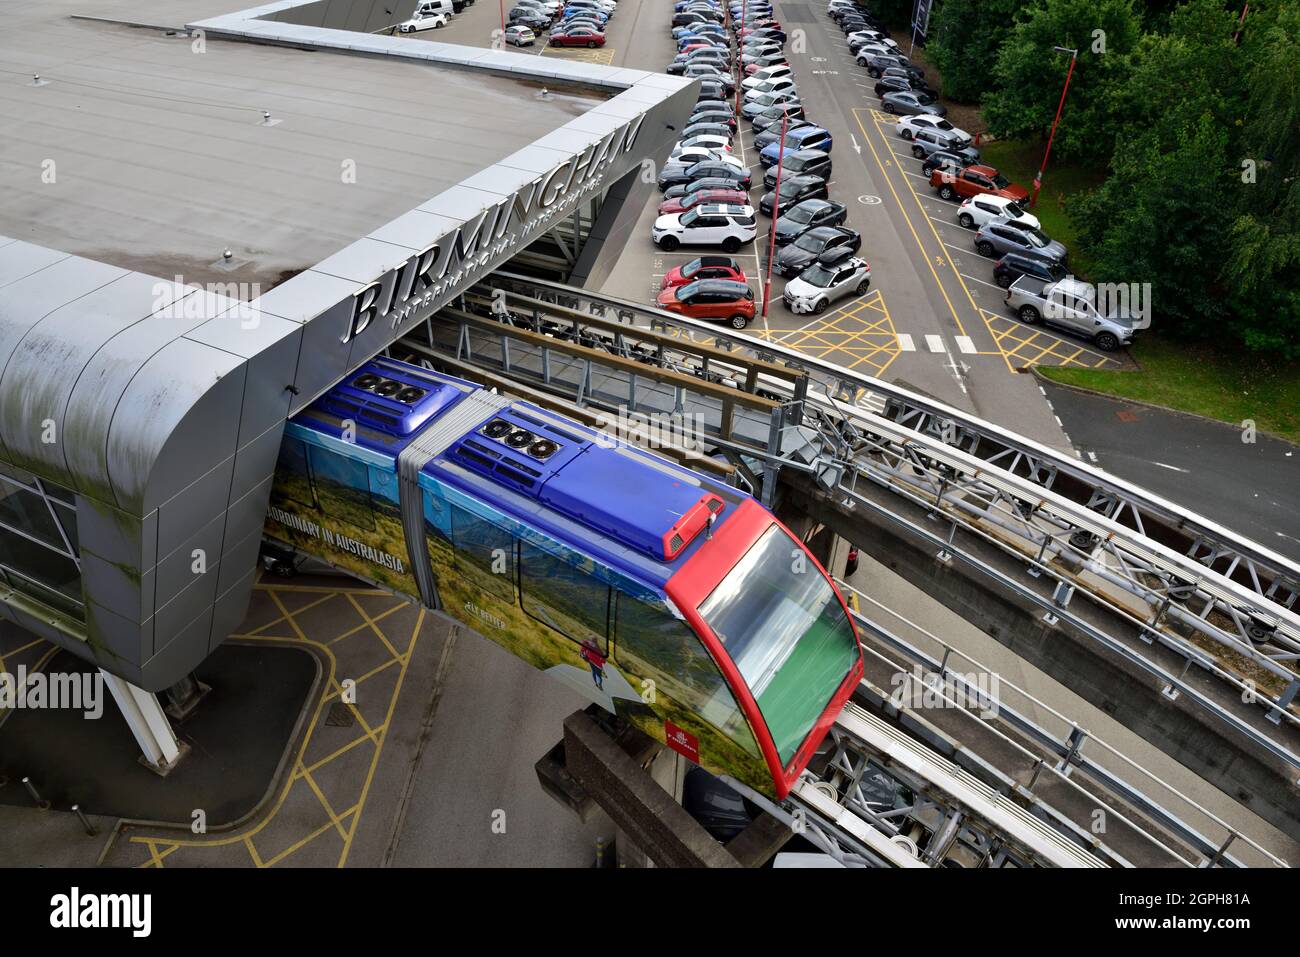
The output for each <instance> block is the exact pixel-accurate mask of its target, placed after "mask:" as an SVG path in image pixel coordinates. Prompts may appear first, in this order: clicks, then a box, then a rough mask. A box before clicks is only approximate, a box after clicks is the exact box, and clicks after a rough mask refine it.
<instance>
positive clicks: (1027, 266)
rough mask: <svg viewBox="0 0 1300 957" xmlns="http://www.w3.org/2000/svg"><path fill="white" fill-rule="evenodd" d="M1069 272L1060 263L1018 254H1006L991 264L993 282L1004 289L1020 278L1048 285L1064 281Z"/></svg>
mask: <svg viewBox="0 0 1300 957" xmlns="http://www.w3.org/2000/svg"><path fill="white" fill-rule="evenodd" d="M1069 274H1070V272H1069V270H1068V269H1066V268H1065V267H1064V266H1062V265H1061V264H1060V263H1055V262H1049V261H1048V260H1046V259H1036V258H1035V257H1033V256H1022V255H1021V254H1020V253H1007V254H1005V255H1004V256H1003V257H1002V258H1001V259H999V260H998V261H997V262H996V263H994V264H993V281H994V282H996V283H997V284H998V285H999V286H1001V287H1002V288H1003V289H1006V288H1007V287H1008V286H1010V285H1011V284H1012V283H1013V282H1015V281H1016V280H1017V279H1019V278H1020V277H1021V276H1030V277H1032V278H1034V279H1037V280H1039V281H1040V282H1044V283H1049V282H1056V281H1057V280H1060V279H1064V278H1065V277H1066V276H1068V275H1069Z"/></svg>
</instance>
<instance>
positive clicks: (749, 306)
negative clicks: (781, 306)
mask: <svg viewBox="0 0 1300 957" xmlns="http://www.w3.org/2000/svg"><path fill="white" fill-rule="evenodd" d="M655 305H657V306H658V307H659V308H660V309H664V310H667V311H668V312H675V313H678V314H679V315H683V316H690V317H691V318H692V319H705V320H712V321H722V322H725V323H726V324H727V325H729V326H731V328H733V329H744V328H745V327H746V326H747V325H749V324H750V322H752V321H753V319H754V291H753V290H752V289H750V288H749V285H748V284H747V283H742V282H732V281H731V280H727V279H701V280H699V281H698V282H692V283H688V284H686V285H685V286H672V287H670V288H668V289H664V290H662V291H661V292H660V293H659V295H658V297H656V300H655Z"/></svg>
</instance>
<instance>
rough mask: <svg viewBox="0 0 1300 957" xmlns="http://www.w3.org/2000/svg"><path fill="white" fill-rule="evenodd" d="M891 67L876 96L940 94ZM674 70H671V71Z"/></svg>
mask: <svg viewBox="0 0 1300 957" xmlns="http://www.w3.org/2000/svg"><path fill="white" fill-rule="evenodd" d="M894 69H896V68H894V67H891V68H890V69H889V70H886V71H885V75H884V76H882V77H881V78H880V79H879V80H877V81H876V96H884V95H885V94H886V93H924V94H925V95H926V96H938V95H939V94H938V93H937V92H935V90H934V89H933V88H932V87H930V86H928V85H926V82H925V80H922V79H921V78H919V77H915V76H891V75H890V74H891V73H893V70H894ZM669 72H670V73H671V72H672V71H671V70H670V71H669Z"/></svg>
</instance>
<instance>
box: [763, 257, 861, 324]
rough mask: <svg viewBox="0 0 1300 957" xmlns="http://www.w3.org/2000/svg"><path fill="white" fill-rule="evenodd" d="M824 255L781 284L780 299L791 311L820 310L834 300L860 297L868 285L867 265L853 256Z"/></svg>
mask: <svg viewBox="0 0 1300 957" xmlns="http://www.w3.org/2000/svg"><path fill="white" fill-rule="evenodd" d="M833 253H834V251H832V255H829V256H827V257H826V258H827V259H830V260H831V261H830V262H823V261H821V260H818V261H817V262H815V263H813V264H812V265H811V266H809V267H808V268H807V269H805V270H804V271H803V272H801V273H800V274H799V275H798V276H796V277H795V278H793V279H791V280H790V281H789V282H787V283H786V284H785V292H784V293H782V295H781V301H782V302H784V303H785V307H786V308H787V309H789V310H790V311H791V312H800V313H805V312H811V313H818V314H820V313H823V312H825V311H826V307H827V306H829V305H830V304H831V303H832V302H834V301H835V300H836V299H843V298H844V297H845V296H850V295H852V296H861V295H863V294H864V293H865V292H866V291H867V289H868V288H870V286H871V266H870V265H868V263H867V261H866V260H865V259H861V258H859V257H857V256H844V255H838V256H837V255H834V254H833Z"/></svg>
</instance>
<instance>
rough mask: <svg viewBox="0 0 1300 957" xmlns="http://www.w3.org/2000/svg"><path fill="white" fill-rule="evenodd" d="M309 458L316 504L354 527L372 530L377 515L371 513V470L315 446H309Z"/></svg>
mask: <svg viewBox="0 0 1300 957" xmlns="http://www.w3.org/2000/svg"><path fill="white" fill-rule="evenodd" d="M307 461H308V463H309V464H310V465H311V477H312V487H313V488H314V489H315V491H316V504H317V507H318V508H319V509H320V510H321V511H322V512H324V513H325V514H326V515H328V516H330V517H331V518H337V519H338V520H339V521H341V522H347V523H348V524H349V525H351V526H353V527H354V528H361V529H366V530H367V531H373V530H374V528H375V517H374V515H373V514H372V513H371V504H370V473H369V470H368V469H367V468H366V464H365V463H364V462H358V461H356V460H355V459H350V458H348V457H347V456H345V455H340V454H339V453H337V452H331V451H329V450H328V449H322V448H319V447H318V446H315V445H309V446H307Z"/></svg>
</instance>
